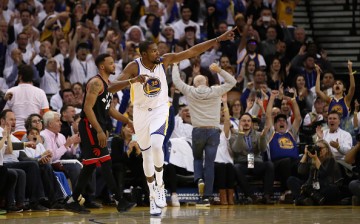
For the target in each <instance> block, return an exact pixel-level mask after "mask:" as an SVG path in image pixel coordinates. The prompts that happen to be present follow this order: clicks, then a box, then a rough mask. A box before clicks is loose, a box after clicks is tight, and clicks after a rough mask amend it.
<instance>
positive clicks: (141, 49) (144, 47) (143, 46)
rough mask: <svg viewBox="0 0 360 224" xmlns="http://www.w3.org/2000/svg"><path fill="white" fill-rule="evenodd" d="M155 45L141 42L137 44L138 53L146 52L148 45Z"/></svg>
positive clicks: (150, 42)
mask: <svg viewBox="0 0 360 224" xmlns="http://www.w3.org/2000/svg"><path fill="white" fill-rule="evenodd" d="M152 44H155V43H154V42H153V41H148V40H146V41H143V42H141V43H140V44H139V52H140V54H141V53H143V52H146V51H147V50H148V48H149V46H150V45H152Z"/></svg>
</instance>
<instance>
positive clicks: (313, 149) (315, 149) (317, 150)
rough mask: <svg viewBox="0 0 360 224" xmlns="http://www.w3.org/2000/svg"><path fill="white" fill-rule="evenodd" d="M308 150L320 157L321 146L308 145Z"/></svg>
mask: <svg viewBox="0 0 360 224" xmlns="http://www.w3.org/2000/svg"><path fill="white" fill-rule="evenodd" d="M307 150H308V152H310V153H311V154H315V153H316V154H317V155H319V153H320V150H321V148H320V147H319V146H317V145H308V147H307Z"/></svg>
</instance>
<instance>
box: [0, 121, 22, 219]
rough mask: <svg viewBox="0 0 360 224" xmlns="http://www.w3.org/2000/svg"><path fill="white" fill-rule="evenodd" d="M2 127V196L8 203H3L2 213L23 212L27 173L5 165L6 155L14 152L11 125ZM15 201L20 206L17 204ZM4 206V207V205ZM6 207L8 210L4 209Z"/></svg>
mask: <svg viewBox="0 0 360 224" xmlns="http://www.w3.org/2000/svg"><path fill="white" fill-rule="evenodd" d="M0 129H2V135H1V134H0V135H1V137H0V138H1V140H0V198H1V200H4V199H6V204H4V203H3V204H2V205H1V208H0V210H1V213H2V214H3V213H6V212H7V211H8V212H21V211H23V207H20V205H21V204H24V201H25V187H26V186H25V185H26V183H25V182H26V174H25V172H24V171H23V170H20V169H13V168H12V169H8V168H7V167H5V166H4V155H5V154H11V153H12V142H11V127H10V126H8V125H5V128H4V129H3V128H0ZM15 201H16V203H18V205H19V207H17V206H15ZM3 206H4V207H3ZM2 209H6V210H2Z"/></svg>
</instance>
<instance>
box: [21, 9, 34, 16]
mask: <svg viewBox="0 0 360 224" xmlns="http://www.w3.org/2000/svg"><path fill="white" fill-rule="evenodd" d="M24 12H28V13H29V14H30V15H32V12H31V11H30V10H29V9H22V10H21V11H20V15H22V14H23V13H24Z"/></svg>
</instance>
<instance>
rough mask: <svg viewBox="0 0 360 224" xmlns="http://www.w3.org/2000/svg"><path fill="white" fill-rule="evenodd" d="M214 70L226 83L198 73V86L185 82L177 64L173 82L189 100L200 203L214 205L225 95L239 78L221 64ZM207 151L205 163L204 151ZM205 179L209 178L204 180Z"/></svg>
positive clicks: (196, 83) (215, 66) (196, 79)
mask: <svg viewBox="0 0 360 224" xmlns="http://www.w3.org/2000/svg"><path fill="white" fill-rule="evenodd" d="M209 68H210V70H211V71H212V72H214V73H218V74H220V75H221V76H222V77H223V78H224V80H225V83H224V84H222V85H219V86H211V87H209V86H208V81H207V78H206V77H205V76H202V75H197V76H195V78H194V86H189V85H187V84H185V83H184V82H183V81H182V80H181V78H180V73H179V68H178V66H177V65H174V66H173V73H172V74H173V82H174V84H175V86H176V88H178V89H179V90H180V91H181V92H182V93H183V94H184V95H185V96H186V99H187V101H188V105H189V110H190V115H191V123H192V125H193V126H194V129H193V131H192V149H193V155H194V181H195V182H196V183H197V184H198V188H199V194H200V201H199V202H198V205H201V206H210V202H209V197H210V196H211V195H212V193H213V185H214V161H215V157H216V151H217V148H218V145H219V141H220V133H221V130H220V128H219V125H220V109H221V97H222V95H224V94H226V93H227V92H228V91H229V90H230V89H231V88H232V87H234V86H235V84H236V80H235V79H234V77H233V76H232V75H230V74H229V73H228V72H226V71H225V70H223V69H221V68H220V67H219V66H218V65H217V64H215V63H213V64H211V65H210V67H209ZM204 151H205V164H204V161H203V160H204V158H203V155H204V154H203V153H204ZM204 180H205V182H204Z"/></svg>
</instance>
